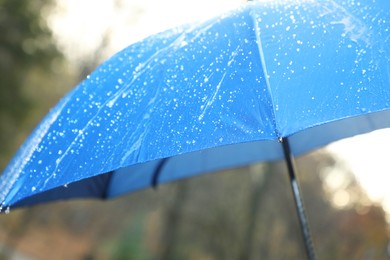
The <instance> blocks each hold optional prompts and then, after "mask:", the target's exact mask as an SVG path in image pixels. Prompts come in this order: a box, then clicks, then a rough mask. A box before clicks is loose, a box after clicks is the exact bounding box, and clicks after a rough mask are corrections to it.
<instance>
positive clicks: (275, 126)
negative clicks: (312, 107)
mask: <svg viewBox="0 0 390 260" xmlns="http://www.w3.org/2000/svg"><path fill="white" fill-rule="evenodd" d="M250 15H251V17H252V22H253V26H254V32H255V36H256V44H257V47H258V50H259V56H260V62H261V66H262V68H263V73H264V78H265V83H266V85H267V90H268V94H269V99H270V100H271V106H272V119H273V125H274V129H275V132H276V134H277V137H278V138H281V137H282V135H281V133H280V131H279V127H278V123H277V120H276V110H275V106H274V99H273V95H272V90H271V85H270V83H269V80H268V72H267V67H266V64H265V59H264V51H263V46H262V42H261V37H260V27H259V25H258V23H257V21H256V14H254V12H253V9H252V10H251V12H250Z"/></svg>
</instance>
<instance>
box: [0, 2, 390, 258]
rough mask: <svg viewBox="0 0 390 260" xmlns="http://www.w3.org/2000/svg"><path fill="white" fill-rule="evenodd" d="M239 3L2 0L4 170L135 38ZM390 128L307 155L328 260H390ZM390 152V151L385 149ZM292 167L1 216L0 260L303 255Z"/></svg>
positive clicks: (251, 169)
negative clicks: (67, 99) (55, 111)
mask: <svg viewBox="0 0 390 260" xmlns="http://www.w3.org/2000/svg"><path fill="white" fill-rule="evenodd" d="M243 2H245V1H241V0H207V1H206V0H197V1H189V0H187V1H185V0H182V1H177V0H166V1H158V0H128V1H126V0H113V1H108V0H95V1H92V0H88V1H87V0H83V1H76V0H69V1H65V0H19V1H12V0H0V35H1V36H0V143H1V149H0V169H1V170H2V169H4V167H5V166H6V164H7V162H8V161H9V160H10V158H11V157H12V155H13V154H14V153H15V152H16V150H17V149H18V147H19V146H20V145H21V144H22V142H23V140H24V139H25V138H26V136H27V135H28V134H29V133H30V132H31V131H32V130H33V128H34V127H35V126H36V125H37V123H38V122H39V121H40V120H41V119H42V117H43V116H44V115H45V114H46V113H47V111H49V109H50V107H52V106H54V105H55V104H56V103H57V102H58V100H59V99H60V98H61V97H62V96H63V95H64V94H65V93H66V92H68V91H69V90H70V89H72V88H73V87H74V86H75V85H77V84H78V83H79V82H80V81H81V80H82V79H83V78H85V77H86V75H88V74H89V73H90V72H91V71H92V70H93V69H94V68H96V66H97V65H98V64H100V63H101V62H102V61H104V60H105V59H106V58H108V57H109V56H111V55H112V54H114V53H115V52H117V51H119V50H121V49H122V48H124V47H126V46H127V45H129V44H130V43H132V42H135V41H138V40H140V39H142V38H144V37H146V36H148V35H150V34H153V33H156V32H159V31H161V30H164V29H168V28H170V27H173V26H176V25H180V24H182V23H187V22H192V21H195V20H200V19H207V18H209V17H211V16H214V15H216V14H218V13H221V12H224V11H225V10H228V9H232V8H235V7H237V6H239V5H240V4H242V3H243ZM389 136H390V135H389V132H388V131H387V132H386V131H380V132H379V133H378V132H377V133H374V134H370V135H366V136H364V137H359V138H350V139H348V140H345V141H343V142H338V143H336V144H332V145H330V146H328V147H326V148H324V149H321V150H317V151H314V152H312V153H310V154H307V155H305V156H303V157H300V158H299V159H298V160H297V168H298V174H299V175H298V178H299V181H300V184H301V186H302V190H303V195H304V201H305V205H306V208H307V215H308V217H309V221H310V224H311V228H312V233H313V239H314V243H315V248H316V251H317V254H318V258H319V259H389V258H390V254H389V221H390V217H389V216H390V215H389V213H390V206H389V205H390V203H389V201H390V200H389V199H388V198H390V196H389V195H388V193H389V191H388V190H390V189H387V183H388V178H389V176H388V175H389V174H388V172H389V171H388V169H389V168H390V167H389V166H387V167H386V160H385V159H386V158H385V159H384V160H382V161H381V157H382V156H383V157H384V156H386V150H385V149H386V148H388V147H389V142H388V140H389ZM387 154H388V153H387ZM288 181H289V180H288V174H287V172H286V169H285V165H284V164H283V163H269V164H258V165H251V166H247V167H244V168H240V169H234V170H227V171H223V172H218V173H213V174H206V175H202V176H199V177H196V178H192V179H188V180H183V181H179V182H175V183H171V184H168V185H162V186H160V187H158V188H157V189H156V190H152V189H148V190H143V191H140V192H136V193H132V194H129V195H127V196H124V197H121V198H118V199H114V200H110V201H91V200H78V201H69V202H57V203H50V204H47V205H40V206H35V207H31V208H26V209H18V210H14V211H13V210H11V212H9V213H8V214H2V215H0V259H303V258H304V253H305V252H304V247H303V243H302V238H301V233H300V229H299V223H298V220H297V218H296V212H295V208H294V204H293V203H294V201H293V197H292V194H291V188H290V186H289V182H288Z"/></svg>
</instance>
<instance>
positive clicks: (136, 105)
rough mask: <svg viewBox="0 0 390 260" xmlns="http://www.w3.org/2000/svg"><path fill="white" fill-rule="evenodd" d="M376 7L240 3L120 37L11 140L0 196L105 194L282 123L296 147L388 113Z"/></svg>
mask: <svg viewBox="0 0 390 260" xmlns="http://www.w3.org/2000/svg"><path fill="white" fill-rule="evenodd" d="M389 10H390V1H388V0H376V1H374V0H367V1H364V2H361V3H360V5H357V4H356V3H355V1H352V0H351V1H333V0H332V1H331V0H324V1H320V2H318V3H316V2H314V1H277V3H249V4H247V5H244V6H243V7H242V8H240V9H238V10H235V11H233V12H230V13H228V14H225V15H223V16H220V17H216V18H215V19H211V20H209V21H206V22H203V23H197V24H191V25H187V26H183V27H179V28H175V29H172V30H168V31H166V32H163V33H160V34H157V35H154V36H151V37H149V38H146V39H145V40H143V41H141V42H139V43H136V44H134V45H130V46H129V47H127V48H126V49H124V50H122V51H121V52H119V53H117V54H116V55H114V56H113V57H112V58H110V59H109V60H107V61H106V62H105V63H103V64H102V65H101V66H100V67H99V68H97V69H96V71H94V72H93V73H92V74H91V75H90V76H88V77H87V79H85V80H84V81H83V82H82V83H80V85H79V86H77V87H76V88H75V89H74V90H73V91H72V92H70V93H69V94H68V95H67V96H65V97H64V98H63V99H62V100H61V101H60V102H59V104H58V105H57V106H56V107H54V108H53V109H52V111H51V112H50V113H49V114H48V115H47V117H46V118H45V119H44V120H43V121H42V122H41V123H40V125H39V126H38V127H37V129H36V130H35V131H34V132H33V133H32V135H31V136H30V137H29V139H28V140H27V141H26V143H25V144H24V145H23V146H22V147H21V149H20V150H19V152H18V154H17V155H16V156H15V158H14V159H13V161H12V162H11V163H10V164H9V166H8V167H7V168H6V170H5V171H4V173H3V175H2V176H1V179H0V201H2V202H3V207H7V206H12V205H16V206H17V205H29V204H34V203H39V202H44V201H48V200H52V199H66V198H74V197H111V196H118V195H120V194H123V193H125V192H128V191H133V190H137V189H141V188H145V187H149V186H150V185H151V184H152V183H153V179H154V178H157V179H158V181H159V182H168V181H172V180H176V179H179V178H183V177H190V176H193V175H196V174H200V173H204V172H211V171H215V170H219V169H224V168H230V167H237V166H240V165H245V164H249V163H253V162H259V161H268V160H279V159H282V158H283V152H282V148H281V145H280V144H279V143H278V139H279V138H281V137H288V138H289V139H290V143H291V146H292V152H293V153H294V155H300V154H303V153H305V152H308V151H310V150H312V149H315V148H317V147H319V146H322V145H325V144H327V143H329V142H332V141H335V140H338V139H340V138H344V137H348V136H352V135H356V134H360V133H364V132H368V131H372V130H375V129H379V128H384V127H389V126H390V115H389V110H388V109H389V107H390V62H389V60H390V50H389V49H390V43H389V39H390V11H389ZM163 158H169V159H167V161H166V163H164V165H163V166H161V167H159V166H158V165H159V164H160V160H161V159H163ZM156 171H158V174H157V175H158V176H156ZM108 172H113V173H112V174H110V175H109V178H108V177H107V176H104V175H101V174H103V173H108ZM64 185H66V187H64ZM84 186H88V187H90V188H88V189H87V188H85V187H84ZM91 187H92V188H91ZM97 190H100V191H99V192H96V191H97ZM45 192H47V193H45Z"/></svg>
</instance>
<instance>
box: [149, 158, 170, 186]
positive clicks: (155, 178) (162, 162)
mask: <svg viewBox="0 0 390 260" xmlns="http://www.w3.org/2000/svg"><path fill="white" fill-rule="evenodd" d="M168 159H169V158H163V159H161V160H160V162H159V163H158V165H157V167H156V170H155V171H154V172H153V176H152V180H151V183H150V184H151V186H152V188H153V189H156V188H157V185H158V184H159V179H160V175H161V171H162V169H163V167H164V165H166V163H167V161H168Z"/></svg>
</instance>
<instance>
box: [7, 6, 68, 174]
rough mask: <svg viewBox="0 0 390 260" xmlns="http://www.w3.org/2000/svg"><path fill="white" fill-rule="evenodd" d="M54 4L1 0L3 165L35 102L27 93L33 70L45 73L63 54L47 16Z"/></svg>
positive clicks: (41, 75)
mask: <svg viewBox="0 0 390 260" xmlns="http://www.w3.org/2000/svg"><path fill="white" fill-rule="evenodd" d="M51 4H52V1H51V0H20V1H13V0H0V35H1V37H0V75H1V80H0V143H1V145H2V149H1V150H0V166H1V168H3V167H4V166H5V161H7V160H8V159H9V154H10V153H11V152H13V151H14V150H15V149H16V146H17V145H18V144H15V139H16V133H19V132H20V131H18V129H19V128H22V127H23V125H22V123H23V121H24V120H25V119H26V118H27V116H28V115H29V111H30V110H31V108H32V107H33V106H34V104H33V102H32V101H31V99H30V98H29V97H28V96H27V95H25V93H24V88H26V85H28V84H29V79H30V73H31V71H33V70H34V71H37V70H40V72H41V74H40V77H44V73H47V74H50V71H52V70H53V65H54V63H55V62H58V60H57V59H58V58H61V54H60V53H59V52H58V50H57V48H56V46H55V44H54V43H53V41H52V35H51V32H50V30H49V29H48V27H47V25H46V22H45V17H44V14H45V12H46V11H47V10H48V8H49V7H50V5H51ZM10 136H12V138H10Z"/></svg>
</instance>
